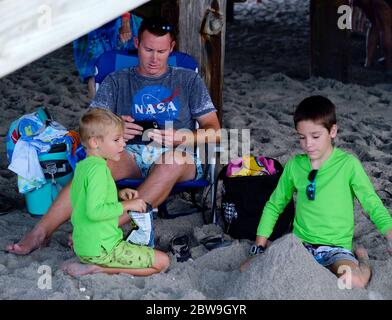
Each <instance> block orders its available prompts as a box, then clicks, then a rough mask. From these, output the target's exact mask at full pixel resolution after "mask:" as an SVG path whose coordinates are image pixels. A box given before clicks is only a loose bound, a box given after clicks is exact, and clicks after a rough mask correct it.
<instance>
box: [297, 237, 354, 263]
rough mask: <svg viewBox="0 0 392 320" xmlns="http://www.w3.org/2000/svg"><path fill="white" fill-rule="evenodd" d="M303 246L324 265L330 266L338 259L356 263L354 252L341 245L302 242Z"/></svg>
mask: <svg viewBox="0 0 392 320" xmlns="http://www.w3.org/2000/svg"><path fill="white" fill-rule="evenodd" d="M303 245H304V246H305V248H306V249H307V250H308V251H309V252H310V253H311V254H312V255H313V257H314V258H315V259H316V261H317V262H318V263H319V264H321V265H322V266H324V267H327V266H330V265H331V264H334V263H335V262H336V261H339V260H349V261H352V262H354V263H355V264H358V260H357V259H356V258H355V256H354V254H353V253H352V252H351V251H350V250H347V249H345V248H342V247H333V246H324V245H321V246H319V245H314V244H310V243H306V242H303Z"/></svg>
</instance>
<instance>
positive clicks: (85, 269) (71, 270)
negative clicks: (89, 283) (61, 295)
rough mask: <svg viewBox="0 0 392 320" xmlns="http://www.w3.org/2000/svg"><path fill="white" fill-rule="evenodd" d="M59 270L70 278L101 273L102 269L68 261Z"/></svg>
mask: <svg viewBox="0 0 392 320" xmlns="http://www.w3.org/2000/svg"><path fill="white" fill-rule="evenodd" d="M61 270H62V271H63V272H64V273H65V274H69V275H70V276H84V275H86V274H92V273H98V272H102V268H101V267H100V266H97V265H95V264H83V263H79V262H75V260H74V259H70V260H68V261H66V262H64V264H63V265H62V266H61Z"/></svg>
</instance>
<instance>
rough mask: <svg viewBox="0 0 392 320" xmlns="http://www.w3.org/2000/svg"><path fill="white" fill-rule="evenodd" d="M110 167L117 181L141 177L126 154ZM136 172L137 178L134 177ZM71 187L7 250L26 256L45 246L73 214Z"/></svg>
mask: <svg viewBox="0 0 392 320" xmlns="http://www.w3.org/2000/svg"><path fill="white" fill-rule="evenodd" d="M108 165H109V168H110V169H111V170H112V175H113V177H114V179H115V180H117V179H122V178H128V177H138V175H140V172H139V171H138V169H137V166H136V164H135V161H134V159H133V158H132V157H130V156H129V155H128V154H127V153H126V152H123V153H122V156H121V159H120V161H118V162H115V163H113V162H112V163H109V162H108ZM136 170H137V171H136ZM135 172H136V176H135V175H133V173H135ZM70 187H71V183H68V184H67V185H66V186H65V187H64V188H63V189H62V190H61V192H60V193H59V195H58V196H57V198H56V200H55V201H54V202H53V204H52V205H51V207H50V208H49V210H48V212H47V213H46V214H45V215H44V216H43V217H42V219H41V220H40V221H39V222H38V223H37V224H36V225H35V227H34V228H33V229H32V230H31V231H30V232H28V233H27V234H26V235H25V236H24V237H23V238H22V239H21V240H20V241H19V242H18V243H15V244H9V245H7V246H6V250H7V251H8V252H12V253H15V254H21V255H24V254H28V253H30V252H31V251H33V250H35V249H38V248H39V247H41V246H43V245H45V243H46V242H47V239H48V238H49V237H50V236H51V234H52V233H53V232H54V231H55V230H56V229H57V228H58V227H59V226H60V225H62V224H63V223H64V222H66V221H67V220H69V218H70V217H71V212H72V208H71V202H70V198H69V192H70ZM128 221H129V219H128ZM120 222H121V221H120Z"/></svg>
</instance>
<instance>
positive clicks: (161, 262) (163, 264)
mask: <svg viewBox="0 0 392 320" xmlns="http://www.w3.org/2000/svg"><path fill="white" fill-rule="evenodd" d="M154 265H155V268H156V269H157V270H158V271H159V272H165V271H166V270H167V268H168V267H169V265H170V258H169V256H168V255H167V254H166V253H164V252H162V251H155V263H154Z"/></svg>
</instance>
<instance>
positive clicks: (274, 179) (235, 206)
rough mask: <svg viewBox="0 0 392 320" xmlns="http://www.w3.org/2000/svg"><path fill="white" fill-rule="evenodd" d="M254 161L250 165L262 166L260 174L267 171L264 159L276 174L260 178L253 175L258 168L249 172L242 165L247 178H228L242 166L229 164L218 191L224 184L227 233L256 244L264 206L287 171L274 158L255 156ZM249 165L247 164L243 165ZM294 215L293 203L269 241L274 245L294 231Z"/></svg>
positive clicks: (264, 175)
mask: <svg viewBox="0 0 392 320" xmlns="http://www.w3.org/2000/svg"><path fill="white" fill-rule="evenodd" d="M243 158H245V157H243ZM250 158H251V159H250V160H251V161H250V162H248V163H250V164H251V166H254V167H255V166H257V164H258V165H260V167H261V168H260V171H263V170H264V168H265V167H264V168H263V165H262V164H261V163H260V162H261V161H259V159H263V162H264V163H265V165H266V166H267V167H268V169H269V171H270V172H271V171H272V172H273V174H259V175H258V174H255V173H251V172H252V171H253V172H254V171H255V168H252V167H251V168H247V166H245V165H242V168H241V170H242V171H243V172H245V174H246V175H245V176H237V175H233V176H232V177H228V176H227V175H226V173H227V171H228V168H229V169H230V168H232V165H233V164H234V166H236V165H238V160H235V161H234V162H233V163H229V164H228V165H226V166H224V167H223V168H222V169H221V171H220V172H219V174H218V177H217V182H216V184H215V188H216V189H217V186H218V181H220V180H221V181H222V191H221V206H220V207H221V209H220V213H221V217H222V219H223V222H224V225H225V232H226V233H228V234H229V235H230V236H231V237H233V238H236V239H249V240H252V241H254V240H255V239H256V231H257V227H258V225H259V222H260V218H261V215H262V212H263V209H264V206H265V204H266V203H267V201H268V200H269V198H270V196H271V194H272V192H273V191H274V190H275V188H276V186H277V184H278V181H279V178H280V176H281V174H282V172H283V167H282V165H281V164H280V163H279V161H278V160H276V159H273V158H268V157H266V158H264V157H253V156H251V157H250ZM245 162H246V161H243V163H245ZM255 163H256V165H255ZM270 168H272V170H271V169H270ZM231 171H232V170H231ZM215 195H216V192H215ZM214 206H216V201H214ZM294 213H295V210H294V202H293V199H291V201H290V202H289V203H288V205H287V206H286V208H285V210H284V211H283V212H282V214H280V215H279V218H278V220H277V222H276V224H275V227H274V229H273V232H272V234H271V236H270V237H269V239H270V240H272V241H273V240H275V239H277V238H279V237H281V236H282V235H283V234H285V233H288V232H291V231H292V224H293V220H294Z"/></svg>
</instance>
